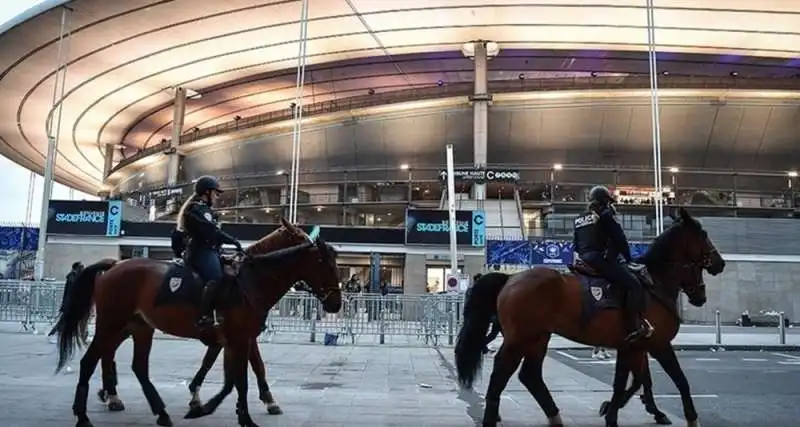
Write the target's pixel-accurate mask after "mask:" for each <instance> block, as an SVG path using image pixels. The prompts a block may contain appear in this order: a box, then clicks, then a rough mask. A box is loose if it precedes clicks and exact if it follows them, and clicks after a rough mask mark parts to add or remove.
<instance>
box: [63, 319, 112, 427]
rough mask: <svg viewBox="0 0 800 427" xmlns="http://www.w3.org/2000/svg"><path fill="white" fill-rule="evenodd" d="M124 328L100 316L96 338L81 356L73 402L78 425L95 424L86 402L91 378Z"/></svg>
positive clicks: (82, 426)
mask: <svg viewBox="0 0 800 427" xmlns="http://www.w3.org/2000/svg"><path fill="white" fill-rule="evenodd" d="M124 329H125V325H120V326H119V327H118V328H117V327H114V326H113V325H110V326H107V324H104V323H102V322H101V321H99V316H98V322H97V326H96V329H95V335H94V339H93V340H92V342H91V344H89V348H88V349H86V353H85V354H84V355H83V357H82V358H81V363H80V374H79V376H78V385H77V386H76V387H75V400H74V401H73V403H72V413H73V414H74V415H75V416H76V417H77V418H78V421H77V423H76V424H75V425H76V427H92V426H93V424H92V422H91V421H90V420H89V416H88V415H87V414H86V402H87V400H88V399H89V380H91V378H92V375H93V374H94V371H95V369H97V363H98V362H100V358H101V357H102V356H103V355H104V354H107V352H108V351H109V349H110V348H113V347H112V345H114V344H117V338H118V337H119V333H120V332H119V331H122V330H124ZM117 345H118V344H117Z"/></svg>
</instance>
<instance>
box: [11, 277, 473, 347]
mask: <svg viewBox="0 0 800 427" xmlns="http://www.w3.org/2000/svg"><path fill="white" fill-rule="evenodd" d="M63 290H64V283H63V282H34V281H19V280H17V281H14V280H0V322H4V323H18V324H19V328H20V330H21V331H25V332H33V333H38V332H39V328H48V329H49V328H50V327H52V325H53V324H54V323H55V320H56V318H57V316H58V310H59V308H60V305H61V298H62V294H63ZM462 310H463V297H462V296H461V295H394V294H390V295H386V296H381V295H377V294H349V293H345V294H343V304H342V309H341V311H340V312H339V313H336V314H329V313H325V312H324V311H323V310H322V306H321V304H320V303H319V301H318V300H317V299H316V298H314V297H313V296H312V295H309V294H307V293H305V292H294V291H292V292H290V293H289V294H287V295H286V296H285V297H284V298H283V299H281V300H280V302H279V303H278V304H277V305H276V306H275V307H274V308H273V309H272V310H270V313H269V316H268V317H267V324H266V329H265V331H264V334H263V336H262V339H263V340H266V341H280V340H292V341H297V340H303V341H311V342H316V341H318V340H328V341H330V340H333V341H335V342H336V343H337V344H345V343H348V342H349V343H350V344H372V343H374V344H386V343H397V344H411V343H414V342H416V343H420V344H425V345H439V344H444V343H447V344H448V345H452V344H453V343H454V342H455V337H456V334H457V333H458V330H459V328H460V326H461V313H462ZM42 332H47V331H42ZM326 336H327V338H325V337H326Z"/></svg>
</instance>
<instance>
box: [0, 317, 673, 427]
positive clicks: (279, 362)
mask: <svg viewBox="0 0 800 427" xmlns="http://www.w3.org/2000/svg"><path fill="white" fill-rule="evenodd" d="M0 346H1V347H2V348H3V351H2V353H0V396H1V397H0V422H1V423H2V425H3V426H8V427H29V426H30V427H41V426H48V427H60V426H71V425H74V420H73V417H72V413H71V409H70V407H71V405H72V399H73V393H74V389H75V384H76V381H77V374H76V372H75V367H76V366H77V361H75V362H73V363H72V364H71V369H68V370H67V371H65V372H64V373H61V374H58V375H53V368H54V366H55V358H56V347H55V345H53V344H52V343H50V342H49V341H48V340H47V338H46V337H43V336H41V335H30V334H10V333H0ZM131 350H132V348H131V345H130V342H126V343H125V344H123V346H122V347H121V348H120V350H119V352H118V357H117V363H118V371H119V376H120V379H119V392H120V397H121V398H122V399H123V400H124V402H125V404H126V405H127V410H126V411H125V412H121V413H110V412H107V411H106V410H105V408H104V406H103V405H102V404H100V403H99V402H98V401H97V400H96V399H95V396H94V391H96V389H97V388H98V387H99V375H97V374H96V375H95V378H94V379H93V382H92V394H91V395H90V401H89V411H90V413H89V416H90V417H91V418H92V421H93V422H94V424H95V425H96V426H122V425H125V426H150V425H155V419H154V417H153V416H152V415H150V411H149V409H148V407H147V404H146V402H145V400H144V397H143V395H142V393H141V390H140V388H139V386H138V383H137V382H136V379H135V377H134V376H133V375H132V373H131V372H130V369H129V368H128V367H129V366H130V360H131ZM261 350H262V352H263V354H264V356H265V360H266V361H267V375H268V379H269V382H270V386H271V388H272V390H273V393H274V394H275V397H276V398H277V400H278V401H279V402H280V404H281V406H282V407H283V409H284V411H285V413H284V414H283V415H277V416H274V415H267V414H266V412H265V410H264V408H263V406H261V405H260V403H259V402H258V401H257V399H256V396H257V393H256V391H255V387H254V381H251V391H250V393H249V396H250V402H251V412H252V414H253V416H254V418H255V420H256V422H258V423H259V424H260V425H262V426H275V427H283V426H287V427H288V426H292V427H305V426H309V427H310V426H316V427H333V426H351V427H366V426H370V427H376V426H398V427H399V426H404V427H405V426H410V425H414V426H472V425H474V424H475V420H476V419H479V418H480V416H481V414H482V406H483V399H482V393H481V392H482V391H483V390H485V383H484V382H480V383H478V385H477V386H476V387H475V389H476V390H478V391H468V392H464V391H462V392H459V390H458V387H457V386H456V383H455V380H454V372H453V371H454V369H453V354H452V352H453V350H452V348H450V347H443V348H436V347H423V346H416V347H402V346H323V345H322V344H305V343H289V344H280V343H270V344H266V343H262V344H261ZM203 351H204V347H203V346H202V345H201V344H199V343H197V342H193V341H183V340H157V341H156V342H155V345H154V348H153V353H152V357H151V368H150V372H151V378H152V380H153V382H154V383H155V385H156V388H157V389H158V390H159V392H160V393H161V395H162V397H163V399H164V401H165V402H166V403H167V410H168V412H169V413H170V415H171V416H172V417H173V420H174V421H175V422H176V425H178V426H190V425H191V426H197V427H211V426H214V427H222V426H235V425H236V422H235V416H234V409H233V406H234V402H235V396H234V395H232V396H230V397H228V399H227V400H226V401H225V402H224V403H223V404H222V406H221V407H220V408H219V410H218V411H217V413H215V414H213V415H211V416H209V417H206V418H203V419H199V420H183V419H182V418H181V417H182V416H183V414H184V412H185V410H186V404H187V401H188V398H189V394H188V391H187V389H186V384H187V382H188V381H189V379H190V378H191V376H192V375H193V374H194V372H195V369H196V368H197V366H198V365H199V362H200V358H201V356H202V353H203ZM485 365H486V366H485V369H484V370H485V372H484V373H483V378H485V379H488V377H489V372H488V369H489V367H490V366H491V357H488V358H487V360H486V364H485ZM98 373H99V368H98ZM221 377H222V373H221V369H220V366H217V367H215V368H214V369H213V370H212V371H211V372H210V373H209V376H208V380H207V382H206V384H205V387H204V388H203V393H202V395H203V398H209V397H210V396H211V394H212V393H214V392H215V391H216V390H217V389H218V388H219V387H220V386H221ZM251 378H252V375H251ZM545 380H546V382H547V384H548V385H549V387H550V389H551V391H552V392H553V395H554V398H555V400H556V402H557V403H558V404H559V406H560V407H561V410H562V416H563V418H564V421H565V422H566V424H567V425H569V426H586V427H589V426H602V425H604V423H603V420H602V418H599V417H598V416H597V415H596V414H597V411H598V408H599V406H600V404H601V402H602V401H603V400H605V399H608V398H609V397H610V388H609V386H608V385H606V384H604V383H603V382H601V381H599V380H596V379H594V378H592V377H590V376H588V375H585V374H583V373H581V372H579V371H577V370H575V369H573V368H571V367H568V366H567V365H565V364H563V363H561V362H559V361H557V360H555V359H550V358H548V359H547V360H546V362H545ZM501 414H502V416H503V418H504V421H503V423H501V424H500V425H501V426H508V427H512V426H543V425H546V419H545V417H544V415H543V414H542V412H541V411H540V410H539V408H538V406H537V405H536V403H535V402H534V400H533V398H532V397H531V396H530V395H529V394H528V393H527V391H526V390H525V389H524V388H523V387H522V385H521V384H520V383H519V382H518V380H517V379H516V378H512V380H511V382H510V383H509V387H508V389H507V391H506V393H505V394H504V395H503V399H502V403H501ZM669 415H670V416H671V417H672V418H673V421H675V422H680V421H679V420H680V418H679V417H676V416H674V415H672V414H669ZM652 422H653V421H652V418H651V417H650V416H648V415H647V414H645V413H644V411H643V409H642V408H641V405H639V404H638V402H634V403H633V404H631V405H630V406H629V407H628V408H625V410H624V411H623V412H622V413H621V417H620V423H621V424H622V425H626V426H643V425H652Z"/></svg>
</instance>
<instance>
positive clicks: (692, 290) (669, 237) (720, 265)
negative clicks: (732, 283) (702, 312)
mask: <svg viewBox="0 0 800 427" xmlns="http://www.w3.org/2000/svg"><path fill="white" fill-rule="evenodd" d="M670 217H671V218H672V220H673V224H672V225H671V226H670V228H669V230H667V232H665V233H664V234H663V236H664V237H665V238H666V239H665V242H668V246H669V250H668V251H666V252H668V253H667V254H664V257H665V258H666V259H664V261H668V262H670V263H671V264H673V265H677V266H678V267H679V268H680V269H681V271H680V273H679V276H680V283H679V287H680V288H681V289H682V290H683V291H684V293H686V296H688V297H689V302H690V303H691V304H692V305H694V306H697V307H700V306H702V305H703V304H705V303H706V285H705V283H704V281H703V270H706V271H707V272H708V273H709V274H711V275H713V276H716V275H718V274H720V273H722V271H723V270H724V269H725V260H723V259H722V255H720V253H719V251H718V250H717V248H716V246H714V243H713V242H711V238H710V237H708V233H707V232H706V231H705V230H704V229H703V226H702V225H701V224H700V223H699V222H698V221H697V220H696V219H694V218H692V217H691V215H689V212H687V211H686V209H684V208H679V209H678V213H677V215H676V214H674V213H671V214H670Z"/></svg>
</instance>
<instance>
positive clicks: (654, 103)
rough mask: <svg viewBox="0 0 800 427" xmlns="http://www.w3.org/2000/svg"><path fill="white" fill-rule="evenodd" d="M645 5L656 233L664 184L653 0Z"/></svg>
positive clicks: (661, 222)
mask: <svg viewBox="0 0 800 427" xmlns="http://www.w3.org/2000/svg"><path fill="white" fill-rule="evenodd" d="M646 5H647V48H648V54H649V62H650V110H651V119H652V129H653V187H655V194H654V196H655V197H654V198H655V200H654V202H655V203H654V205H655V210H656V233H658V234H661V233H662V232H663V231H664V186H663V184H662V181H661V175H662V167H661V117H660V115H659V111H658V109H659V100H658V63H657V58H656V34H655V19H654V13H653V0H646Z"/></svg>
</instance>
